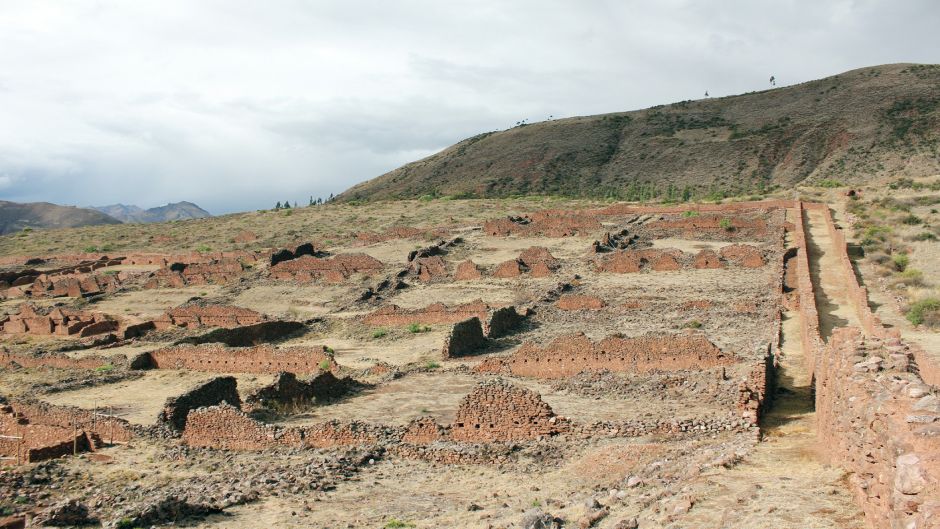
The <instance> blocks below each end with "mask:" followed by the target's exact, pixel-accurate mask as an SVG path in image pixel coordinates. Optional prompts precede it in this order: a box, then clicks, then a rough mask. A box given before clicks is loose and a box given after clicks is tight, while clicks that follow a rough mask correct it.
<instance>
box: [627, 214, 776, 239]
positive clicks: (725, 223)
mask: <svg viewBox="0 0 940 529" xmlns="http://www.w3.org/2000/svg"><path fill="white" fill-rule="evenodd" d="M641 229H642V231H643V233H644V234H646V235H648V236H651V237H654V238H668V237H680V238H692V239H702V238H711V239H721V240H754V239H763V238H765V237H767V235H768V231H769V227H768V224H767V221H766V220H765V219H764V218H763V217H762V216H760V215H752V214H727V215H721V214H717V215H716V214H704V215H698V216H692V217H678V218H662V219H659V220H654V221H651V222H647V223H646V224H644V225H643V226H642V228H641Z"/></svg>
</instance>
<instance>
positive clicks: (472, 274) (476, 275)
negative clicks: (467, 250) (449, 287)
mask: <svg viewBox="0 0 940 529" xmlns="http://www.w3.org/2000/svg"><path fill="white" fill-rule="evenodd" d="M481 277H483V274H482V273H481V272H480V269H479V268H478V267H477V265H476V263H474V262H473V261H471V260H469V259H468V260H466V261H463V262H461V263H460V264H458V265H457V270H456V271H455V272H454V280H455V281H473V280H476V279H480V278H481Z"/></svg>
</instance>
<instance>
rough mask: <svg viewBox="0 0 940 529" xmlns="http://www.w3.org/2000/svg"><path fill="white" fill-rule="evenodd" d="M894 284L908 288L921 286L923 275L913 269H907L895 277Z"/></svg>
mask: <svg viewBox="0 0 940 529" xmlns="http://www.w3.org/2000/svg"><path fill="white" fill-rule="evenodd" d="M895 283H896V284H901V285H906V286H909V287H917V286H921V285H923V284H924V273H923V272H921V271H920V270H917V269H915V268H908V269H906V270H904V271H903V272H899V273H898V274H897V275H896V276H895Z"/></svg>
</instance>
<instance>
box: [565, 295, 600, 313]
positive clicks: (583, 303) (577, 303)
mask: <svg viewBox="0 0 940 529" xmlns="http://www.w3.org/2000/svg"><path fill="white" fill-rule="evenodd" d="M606 305H607V304H606V303H604V300H603V299H601V298H599V297H597V296H588V295H583V294H566V295H564V296H562V297H561V298H559V299H558V301H556V302H555V306H556V307H558V308H559V309H561V310H601V309H603V308H604V307H605V306H606Z"/></svg>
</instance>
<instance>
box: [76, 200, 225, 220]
mask: <svg viewBox="0 0 940 529" xmlns="http://www.w3.org/2000/svg"><path fill="white" fill-rule="evenodd" d="M91 209H94V210H97V211H100V212H102V213H104V214H106V215H109V216H111V217H114V218H116V219H118V220H120V221H122V222H130V223H151V222H168V221H171V220H183V219H202V218H205V217H211V216H212V214H210V213H209V212H208V211H206V210H204V209H202V208H200V207H199V206H197V205H196V204H193V203H192V202H174V203H172V204H167V205H165V206H160V207H156V208H150V209H143V208H140V207H138V206H133V205H131V206H127V205H124V204H112V205H110V206H92V207H91Z"/></svg>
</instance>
